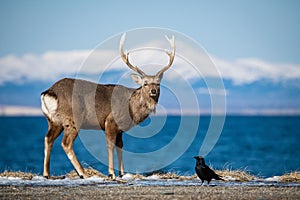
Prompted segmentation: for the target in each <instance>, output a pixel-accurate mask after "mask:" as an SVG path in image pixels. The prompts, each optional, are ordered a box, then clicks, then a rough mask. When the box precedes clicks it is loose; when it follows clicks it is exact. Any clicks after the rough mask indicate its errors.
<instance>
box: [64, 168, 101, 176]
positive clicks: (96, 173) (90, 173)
mask: <svg viewBox="0 0 300 200" xmlns="http://www.w3.org/2000/svg"><path fill="white" fill-rule="evenodd" d="M84 172H85V173H86V174H87V175H88V176H89V177H92V176H97V177H99V178H107V176H105V175H104V174H102V173H101V172H99V171H97V170H95V169H93V168H92V167H88V168H85V169H84ZM66 177H68V178H70V179H74V178H78V174H77V172H76V171H75V170H72V171H71V172H69V173H67V174H66Z"/></svg>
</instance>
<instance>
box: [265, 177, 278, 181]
mask: <svg viewBox="0 0 300 200" xmlns="http://www.w3.org/2000/svg"><path fill="white" fill-rule="evenodd" d="M279 178H280V176H273V177H269V178H266V179H265V181H268V182H279Z"/></svg>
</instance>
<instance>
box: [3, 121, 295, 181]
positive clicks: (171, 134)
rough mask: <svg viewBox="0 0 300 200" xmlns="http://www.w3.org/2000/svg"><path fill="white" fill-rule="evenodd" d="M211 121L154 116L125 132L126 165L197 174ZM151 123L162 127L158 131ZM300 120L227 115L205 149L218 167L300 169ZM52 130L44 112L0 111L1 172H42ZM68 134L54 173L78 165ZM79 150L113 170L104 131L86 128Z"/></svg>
mask: <svg viewBox="0 0 300 200" xmlns="http://www.w3.org/2000/svg"><path fill="white" fill-rule="evenodd" d="M183 122H189V123H191V125H189V124H187V123H185V124H184V123H183ZM210 123H211V117H210V116H201V117H200V118H199V117H191V116H188V117H180V116H168V117H159V116H153V117H151V118H150V119H148V120H146V121H145V122H144V123H143V124H141V125H140V126H138V127H136V128H134V129H133V130H132V131H130V132H129V133H128V134H126V133H125V134H124V135H123V141H124V162H125V171H126V170H127V169H128V170H129V171H131V172H133V173H135V172H136V173H143V172H149V171H151V170H153V171H162V172H176V173H178V174H180V175H191V174H194V173H195V172H194V165H195V160H194V158H193V156H195V155H198V154H199V153H201V151H200V149H201V147H202V145H203V141H204V138H205V136H206V135H207V131H208V129H209V127H210ZM151 124H152V125H153V126H155V127H158V128H159V129H158V131H157V130H154V131H153V133H152V130H153V127H152V128H149V126H150V127H151ZM195 124H196V125H197V127H196V129H195V127H194V125H195ZM299 124H300V117H297V116H226V118H225V123H224V127H223V128H222V131H221V134H220V135H219V137H217V140H216V138H215V137H212V138H214V139H212V140H214V141H212V142H211V143H212V144H209V143H210V141H209V138H208V140H206V145H207V144H209V145H210V146H211V150H209V151H206V153H205V154H206V155H204V156H205V160H206V163H207V165H210V166H212V167H213V168H215V169H232V170H236V169H238V170H246V171H248V172H249V173H251V174H253V175H256V176H259V177H271V176H274V175H282V174H284V173H287V172H291V171H295V170H300V156H299V153H300V151H299V150H300V127H299ZM212 131H214V129H212ZM216 131H217V130H216ZM46 132H47V121H46V119H45V118H44V117H0V141H1V146H0V172H3V171H4V170H8V171H24V172H33V173H37V174H42V171H43V156H44V137H45V134H46ZM62 135H63V134H62ZM62 135H61V136H60V137H59V138H58V139H57V140H56V141H55V144H54V146H53V149H52V154H51V164H50V173H51V174H52V175H62V174H65V173H68V172H70V171H71V170H73V167H72V165H71V163H70V162H69V160H68V158H67V156H66V155H65V153H64V151H63V150H62V148H61V139H62ZM214 143H215V144H214ZM74 151H75V153H76V155H77V157H78V160H79V161H80V162H81V163H82V164H83V166H84V167H88V166H90V167H93V168H95V169H97V170H99V171H101V172H102V173H104V174H107V166H106V164H105V163H106V150H105V137H104V133H103V132H102V131H82V132H81V133H80V134H79V137H78V138H77V139H76V141H75V143H74ZM115 166H117V163H115ZM160 167H161V168H160Z"/></svg>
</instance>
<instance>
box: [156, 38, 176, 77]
mask: <svg viewBox="0 0 300 200" xmlns="http://www.w3.org/2000/svg"><path fill="white" fill-rule="evenodd" d="M165 37H166V39H167V40H168V42H169V43H170V45H171V49H172V50H171V52H168V51H166V53H167V54H168V56H169V57H170V59H169V63H168V65H167V66H165V67H164V68H162V69H161V70H160V71H159V72H157V74H156V76H160V75H161V74H163V73H164V72H165V71H167V70H168V69H169V68H170V67H171V65H172V63H173V61H174V57H175V38H174V35H173V36H172V38H171V39H170V38H168V37H167V36H166V35H165Z"/></svg>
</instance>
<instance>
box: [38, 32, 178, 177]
mask: <svg viewBox="0 0 300 200" xmlns="http://www.w3.org/2000/svg"><path fill="white" fill-rule="evenodd" d="M166 38H167V37H166ZM167 40H168V41H169V43H170V45H171V48H172V50H171V52H170V53H169V52H166V53H167V54H168V56H169V63H168V64H167V65H166V66H165V67H164V68H162V69H161V70H160V71H159V72H157V74H156V75H154V76H150V75H147V74H145V73H144V72H143V71H142V70H141V69H139V68H138V67H137V66H134V65H132V64H131V63H130V62H129V60H128V56H129V53H124V51H123V45H124V41H125V34H123V36H122V37H121V40H120V54H121V58H122V60H123V61H124V62H125V63H126V64H127V66H128V67H129V68H130V69H132V70H133V71H135V72H137V73H138V74H139V75H137V74H132V75H131V77H132V79H133V81H134V82H136V83H137V84H139V85H141V87H140V88H138V89H133V88H127V87H125V86H122V85H102V84H96V83H92V82H88V81H84V80H79V79H70V78H64V79H62V80H60V81H58V82H56V83H55V84H53V85H52V86H51V87H50V88H49V89H48V90H46V91H44V92H43V93H42V94H41V102H42V111H43V113H44V114H45V116H46V118H47V121H48V132H47V134H46V136H45V149H44V154H45V155H44V172H43V175H44V177H46V178H49V164H50V153H51V149H52V145H53V143H54V140H55V139H56V138H57V137H58V136H59V135H60V134H61V132H62V131H64V136H63V139H62V148H63V149H64V151H65V153H66V154H67V156H68V158H69V160H70V161H71V163H72V164H73V166H74V168H75V170H76V171H77V173H78V175H79V176H80V177H81V178H87V175H86V174H85V172H84V169H83V167H82V166H81V164H80V163H79V161H78V159H77V157H76V155H75V153H74V151H73V143H74V140H75V139H76V137H77V135H78V132H79V130H80V129H102V130H104V131H105V132H106V143H107V150H108V173H109V177H111V178H113V179H114V178H115V173H114V161H113V155H114V154H113V151H114V149H115V147H117V148H116V151H117V156H118V166H119V175H120V176H122V175H123V174H124V166H123V160H122V149H123V141H122V133H123V132H124V131H128V130H129V129H130V128H132V127H133V126H135V125H137V124H139V123H141V122H142V121H144V120H145V119H146V118H147V117H148V116H149V114H151V113H152V112H155V108H156V105H157V102H158V98H159V94H160V82H161V80H162V77H163V73H164V72H165V71H166V70H168V69H169V68H170V67H171V65H172V63H173V60H174V56H175V42H174V36H173V37H172V39H169V38H167Z"/></svg>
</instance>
